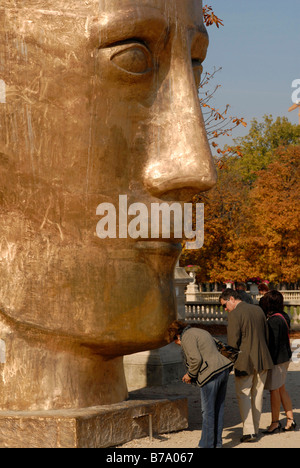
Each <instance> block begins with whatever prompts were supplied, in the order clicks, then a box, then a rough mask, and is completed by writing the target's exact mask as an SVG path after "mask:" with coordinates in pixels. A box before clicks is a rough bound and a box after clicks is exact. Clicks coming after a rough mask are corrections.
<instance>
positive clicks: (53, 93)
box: [0, 0, 216, 410]
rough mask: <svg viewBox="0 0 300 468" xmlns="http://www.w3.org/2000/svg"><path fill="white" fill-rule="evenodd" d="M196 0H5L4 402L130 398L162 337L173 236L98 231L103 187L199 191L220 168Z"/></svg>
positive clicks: (110, 195) (168, 313)
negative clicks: (135, 359)
mask: <svg viewBox="0 0 300 468" xmlns="http://www.w3.org/2000/svg"><path fill="white" fill-rule="evenodd" d="M207 45H208V39H207V33H206V30H205V28H204V26H203V18H202V5H201V2H200V1H199V0H184V1H183V0H86V1H81V0H53V1H52V2H45V1H44V0H26V2H24V1H23V0H2V1H1V5H0V79H1V80H3V82H4V83H5V102H2V103H0V278H1V281H0V312H1V313H0V340H1V341H0V348H1V350H0V351H1V352H0V356H1V364H0V370H1V373H0V410H45V409H57V408H58V409H59V408H82V407H88V406H95V405H99V404H110V403H114V402H118V401H122V400H123V399H124V398H126V395H127V390H126V382H125V379H124V374H123V366H122V356H123V355H125V354H129V353H133V352H138V351H141V350H145V349H151V348H157V347H159V346H161V345H163V344H164V336H165V330H166V328H167V327H168V325H169V323H170V322H171V321H172V320H173V318H174V315H175V300H174V293H173V271H174V267H175V264H176V261H177V258H178V256H179V254H180V245H178V244H177V243H175V242H174V241H172V240H170V241H165V240H164V241H160V240H158V241H157V242H156V241H153V240H151V239H150V240H144V241H143V242H141V241H139V240H134V239H131V238H126V239H105V240H101V239H99V238H98V237H97V236H96V225H97V222H98V220H99V217H97V215H96V208H97V206H98V205H99V204H100V203H103V202H110V203H113V204H114V205H115V206H117V204H118V197H119V195H127V196H128V203H130V204H131V203H134V202H142V203H145V204H146V205H147V206H150V204H151V203H153V202H161V201H162V200H167V201H173V200H179V201H182V202H185V201H190V199H191V197H192V195H193V194H195V193H198V192H200V191H205V190H208V189H209V188H211V187H212V186H213V185H214V183H215V179H216V175H215V169H214V165H213V162H212V158H211V154H210V149H209V145H208V142H207V138H206V133H205V128H204V124H203V119H202V115H201V110H200V107H199V101H198V95H197V86H198V84H199V79H200V73H201V62H202V61H203V60H204V58H205V54H206V49H207Z"/></svg>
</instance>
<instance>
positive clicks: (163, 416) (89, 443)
mask: <svg viewBox="0 0 300 468" xmlns="http://www.w3.org/2000/svg"><path fill="white" fill-rule="evenodd" d="M149 415H150V416H151V418H150V417H149ZM149 423H150V425H151V426H152V427H151V429H152V430H153V434H163V433H167V432H173V431H179V430H183V429H186V428H187V426H188V405H187V399H185V398H180V399H174V400H145V401H143V400H140V401H126V402H123V403H120V404H114V405H107V406H98V407H93V408H85V409H81V410H52V411H30V412H14V411H6V412H4V411H2V412H0V448H105V447H112V446H116V445H120V444H123V443H126V442H129V441H130V440H133V439H138V438H140V437H146V436H148V435H149V430H150V426H149Z"/></svg>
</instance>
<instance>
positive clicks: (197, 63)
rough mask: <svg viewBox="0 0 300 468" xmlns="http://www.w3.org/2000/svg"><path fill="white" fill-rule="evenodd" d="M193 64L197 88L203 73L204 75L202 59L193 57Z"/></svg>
mask: <svg viewBox="0 0 300 468" xmlns="http://www.w3.org/2000/svg"><path fill="white" fill-rule="evenodd" d="M192 65H193V72H194V77H195V82H196V86H197V88H199V87H200V83H201V75H202V72H203V66H202V61H201V60H199V59H193V60H192Z"/></svg>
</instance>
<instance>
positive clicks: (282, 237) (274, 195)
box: [237, 145, 300, 282]
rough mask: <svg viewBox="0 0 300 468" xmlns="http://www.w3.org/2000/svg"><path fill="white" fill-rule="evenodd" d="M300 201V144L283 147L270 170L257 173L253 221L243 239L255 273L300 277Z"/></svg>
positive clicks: (290, 278)
mask: <svg viewBox="0 0 300 468" xmlns="http://www.w3.org/2000/svg"><path fill="white" fill-rule="evenodd" d="M299 201H300V145H299V146H294V145H290V146H287V147H280V148H279V149H278V150H277V151H276V152H275V157H274V162H272V163H270V164H269V166H268V170H267V171H265V170H262V171H260V172H259V173H258V175H257V179H256V182H255V184H254V187H253V190H251V193H250V196H249V210H248V211H249V218H250V220H251V224H250V223H249V224H250V226H248V227H249V230H248V231H246V232H244V233H243V235H242V236H241V238H240V240H239V244H240V245H241V244H242V245H244V246H246V249H247V251H248V254H249V257H250V259H251V263H252V267H253V265H255V271H253V273H255V275H258V276H263V277H265V278H268V279H270V280H271V281H275V282H283V281H286V282H293V281H296V280H297V279H299V278H300V203H299ZM237 245H238V244H237ZM248 263H249V259H248Z"/></svg>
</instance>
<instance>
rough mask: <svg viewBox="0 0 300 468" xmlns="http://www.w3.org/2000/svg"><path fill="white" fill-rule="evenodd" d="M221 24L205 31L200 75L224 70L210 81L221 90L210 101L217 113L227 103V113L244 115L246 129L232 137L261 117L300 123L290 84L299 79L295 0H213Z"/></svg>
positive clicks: (298, 6)
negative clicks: (204, 55)
mask: <svg viewBox="0 0 300 468" xmlns="http://www.w3.org/2000/svg"><path fill="white" fill-rule="evenodd" d="M206 3H207V4H208V5H210V6H212V7H213V10H214V12H215V14H216V15H217V16H218V17H219V18H221V19H222V20H223V22H224V26H221V27H220V28H219V29H217V28H216V27H215V26H210V27H209V28H208V32H209V36H210V46H209V50H208V55H207V58H206V60H205V62H204V71H208V72H212V71H213V69H214V67H217V68H219V67H222V70H221V71H220V72H218V73H217V74H216V76H215V79H214V81H213V83H214V84H215V85H216V84H220V85H221V88H219V90H218V91H217V93H216V94H215V98H214V99H213V101H211V102H210V103H211V104H212V105H214V106H215V107H216V108H217V109H220V110H222V109H224V108H225V106H226V104H230V106H231V108H230V111H229V113H230V115H233V116H238V117H244V118H245V120H246V122H247V123H248V127H247V128H246V129H244V128H243V127H239V128H238V129H236V130H235V131H234V132H233V134H232V137H229V138H228V137H227V139H222V141H221V140H220V143H222V144H225V143H227V144H231V143H232V138H235V137H237V136H243V135H245V134H247V133H248V130H249V128H250V122H251V120H252V119H253V118H257V119H258V120H259V121H261V120H262V117H263V115H264V114H272V115H273V117H274V118H276V117H277V116H286V117H287V118H288V119H289V121H290V122H292V123H293V124H297V123H298V111H297V110H295V111H293V112H288V109H289V108H290V107H291V106H292V104H293V103H292V99H291V95H292V92H293V91H294V89H293V88H292V82H293V80H295V79H300V1H299V0H284V1H279V0H251V1H250V0H211V1H209V0H208V1H205V0H204V4H206Z"/></svg>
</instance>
